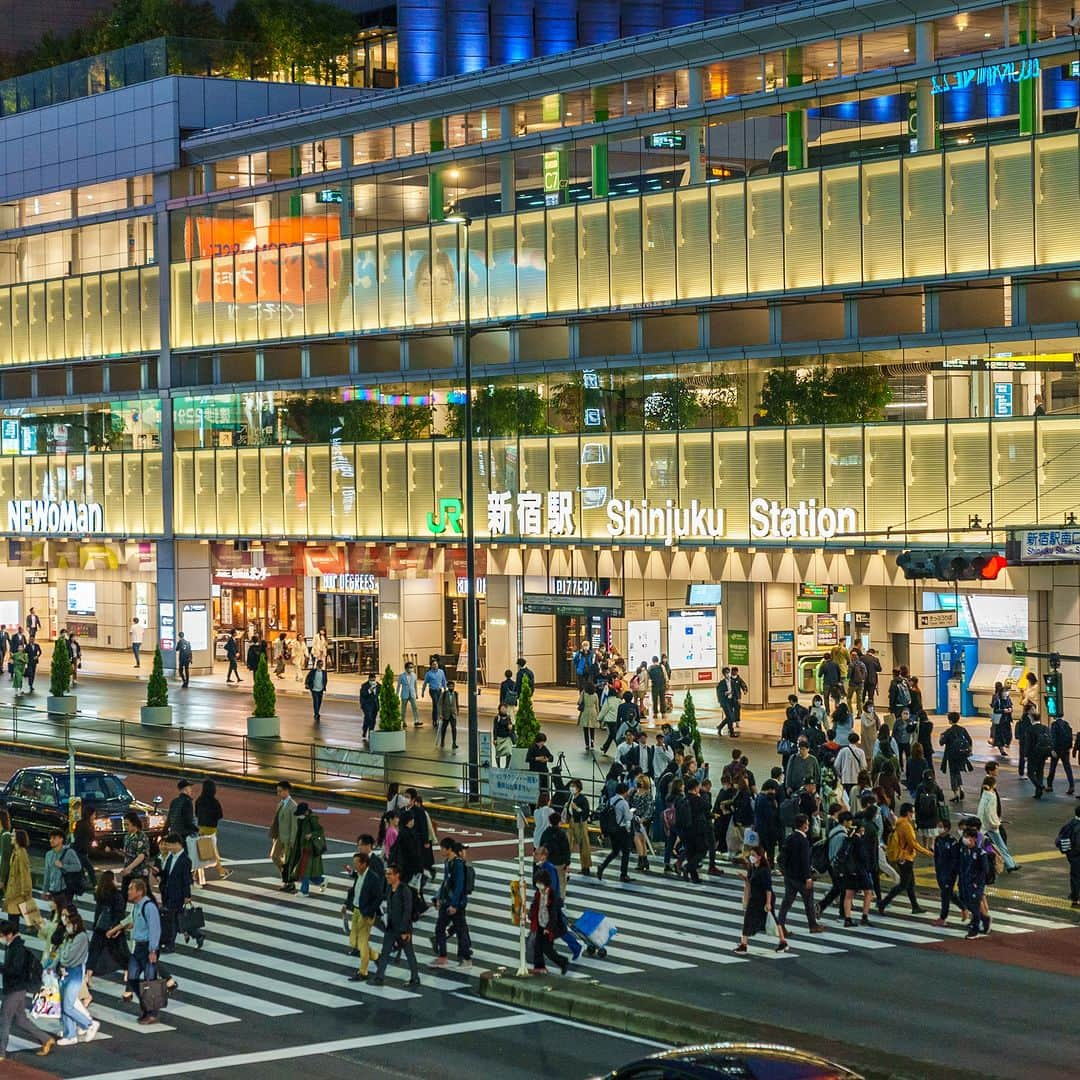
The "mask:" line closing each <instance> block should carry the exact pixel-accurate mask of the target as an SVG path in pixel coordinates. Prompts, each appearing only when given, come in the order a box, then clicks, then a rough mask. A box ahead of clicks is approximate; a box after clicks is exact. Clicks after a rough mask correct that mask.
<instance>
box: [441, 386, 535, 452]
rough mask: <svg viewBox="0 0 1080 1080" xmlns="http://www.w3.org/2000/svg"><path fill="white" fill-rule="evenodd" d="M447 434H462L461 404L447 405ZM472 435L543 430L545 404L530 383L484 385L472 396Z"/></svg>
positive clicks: (463, 426) (498, 434)
mask: <svg viewBox="0 0 1080 1080" xmlns="http://www.w3.org/2000/svg"><path fill="white" fill-rule="evenodd" d="M449 411H450V434H451V435H454V436H455V437H457V438H459V439H460V438H463V437H464V435H465V406H464V405H451V406H450V410H449ZM472 419H473V434H474V435H479V436H481V437H482V438H498V437H499V436H509V435H544V434H546V433H547V431H548V430H549V429H548V425H547V406H546V405H545V404H544V399H543V398H542V397H541V396H540V393H539V391H537V390H534V389H533V388H532V387H531V386H486V387H484V388H483V389H482V390H480V391H479V392H478V393H476V394H474V395H473V407H472Z"/></svg>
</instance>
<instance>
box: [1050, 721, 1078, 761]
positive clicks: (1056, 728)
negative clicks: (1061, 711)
mask: <svg viewBox="0 0 1080 1080" xmlns="http://www.w3.org/2000/svg"><path fill="white" fill-rule="evenodd" d="M1050 731H1051V734H1052V735H1053V737H1054V751H1055V753H1057V754H1059V755H1064V756H1068V753H1069V751H1070V750H1071V749H1072V741H1073V733H1072V728H1071V727H1070V726H1069V722H1068V720H1065V719H1064V718H1062V717H1060V716H1059V717H1058V718H1057V719H1056V720H1055V721H1054V722H1053V724H1051V726H1050Z"/></svg>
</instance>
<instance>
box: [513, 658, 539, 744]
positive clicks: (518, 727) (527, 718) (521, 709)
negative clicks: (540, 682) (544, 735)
mask: <svg viewBox="0 0 1080 1080" xmlns="http://www.w3.org/2000/svg"><path fill="white" fill-rule="evenodd" d="M539 734H540V721H539V720H537V719H536V710H535V709H534V708H533V688H532V682H531V681H530V679H529V677H528V676H527V675H526V676H525V678H524V679H522V680H521V694H520V695H519V696H518V703H517V712H516V713H515V714H514V745H515V746H517V747H520V748H521V749H525V750H527V749H528V748H529V747H530V746H532V744H533V743H534V742H536V736H537V735H539Z"/></svg>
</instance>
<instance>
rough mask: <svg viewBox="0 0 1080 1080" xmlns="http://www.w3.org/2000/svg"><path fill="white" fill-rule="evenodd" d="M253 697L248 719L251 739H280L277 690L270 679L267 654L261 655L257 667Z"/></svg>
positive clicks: (252, 691) (248, 730)
mask: <svg viewBox="0 0 1080 1080" xmlns="http://www.w3.org/2000/svg"><path fill="white" fill-rule="evenodd" d="M251 697H252V700H253V703H254V704H253V708H252V710H251V715H250V716H249V717H248V719H247V733H248V738H249V739H278V738H280V737H281V721H280V720H279V719H278V715H277V692H276V691H275V690H274V684H273V683H272V682H271V681H270V671H269V669H268V668H267V666H266V654H265V653H263V655H262V656H260V657H259V666H258V667H257V668H256V669H255V681H254V683H253V685H252V690H251Z"/></svg>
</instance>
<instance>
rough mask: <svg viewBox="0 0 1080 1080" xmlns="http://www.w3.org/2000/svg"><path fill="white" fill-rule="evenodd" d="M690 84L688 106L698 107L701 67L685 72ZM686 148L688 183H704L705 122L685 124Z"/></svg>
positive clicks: (700, 92)
mask: <svg viewBox="0 0 1080 1080" xmlns="http://www.w3.org/2000/svg"><path fill="white" fill-rule="evenodd" d="M687 78H688V81H689V85H690V108H691V109H700V108H701V106H702V104H703V102H704V100H705V95H704V72H703V71H702V69H701V68H690V70H689V71H688V72H687ZM686 128H687V130H686V150H687V153H689V155H690V183H691V184H704V183H705V157H706V148H705V145H704V139H705V124H704V122H703V121H701V120H692V121H691V122H690V123H689V124H687V125H686Z"/></svg>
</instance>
